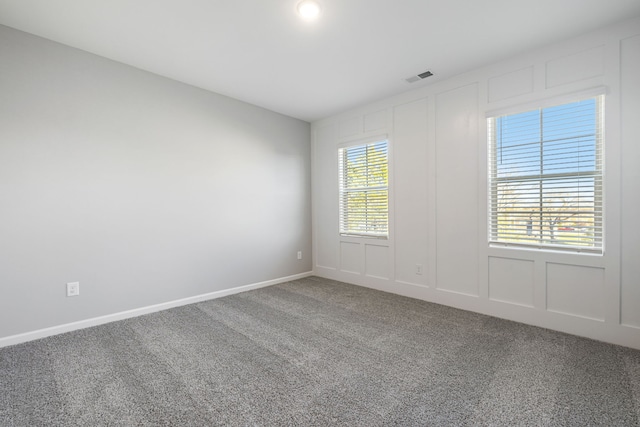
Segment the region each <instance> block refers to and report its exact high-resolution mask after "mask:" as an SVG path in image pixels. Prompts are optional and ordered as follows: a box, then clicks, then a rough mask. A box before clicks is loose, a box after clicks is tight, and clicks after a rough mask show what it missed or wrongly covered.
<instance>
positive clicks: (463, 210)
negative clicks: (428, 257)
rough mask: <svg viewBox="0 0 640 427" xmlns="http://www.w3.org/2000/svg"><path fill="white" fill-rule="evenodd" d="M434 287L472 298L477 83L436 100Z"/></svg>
mask: <svg viewBox="0 0 640 427" xmlns="http://www.w3.org/2000/svg"><path fill="white" fill-rule="evenodd" d="M435 126H436V142H435V143H436V200H435V203H436V222H437V227H436V245H437V255H436V258H437V261H436V277H437V278H436V287H437V288H438V289H440V290H446V291H452V292H457V293H462V294H467V295H473V296H477V295H478V209H479V200H478V142H479V141H478V84H476V83H474V84H470V85H467V86H463V87H460V88H458V89H453V90H450V91H447V92H442V93H439V94H438V95H437V96H436V119H435Z"/></svg>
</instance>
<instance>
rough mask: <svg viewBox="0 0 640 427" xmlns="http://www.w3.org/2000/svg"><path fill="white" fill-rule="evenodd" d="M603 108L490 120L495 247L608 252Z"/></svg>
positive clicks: (587, 103) (577, 106) (578, 105)
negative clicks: (605, 236) (605, 233)
mask: <svg viewBox="0 0 640 427" xmlns="http://www.w3.org/2000/svg"><path fill="white" fill-rule="evenodd" d="M603 103H604V96H597V97H593V98H589V99H585V100H582V101H578V102H572V103H569V104H563V105H557V106H553V107H549V108H542V109H538V110H533V111H527V112H524V113H519V114H511V115H505V116H500V117H491V118H489V119H488V120H487V122H488V139H489V187H490V188H489V241H490V243H494V244H505V245H524V246H535V247H539V248H553V249H569V250H573V251H588V252H597V253H602V248H603V235H604V230H603V145H604V144H603V131H602V128H603Z"/></svg>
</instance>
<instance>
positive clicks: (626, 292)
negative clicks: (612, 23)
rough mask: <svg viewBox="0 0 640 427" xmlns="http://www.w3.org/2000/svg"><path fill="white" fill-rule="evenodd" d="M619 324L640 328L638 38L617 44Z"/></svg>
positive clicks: (639, 59) (639, 49) (639, 48)
mask: <svg viewBox="0 0 640 427" xmlns="http://www.w3.org/2000/svg"><path fill="white" fill-rule="evenodd" d="M620 54H621V86H622V88H623V90H622V93H621V98H622V102H621V104H622V105H621V115H622V117H621V120H622V159H621V161H622V230H623V232H622V272H621V274H622V289H621V303H622V307H621V321H622V323H623V324H624V325H629V326H633V327H640V188H639V187H640V35H638V36H635V37H630V38H627V39H624V40H622V42H621V52H620Z"/></svg>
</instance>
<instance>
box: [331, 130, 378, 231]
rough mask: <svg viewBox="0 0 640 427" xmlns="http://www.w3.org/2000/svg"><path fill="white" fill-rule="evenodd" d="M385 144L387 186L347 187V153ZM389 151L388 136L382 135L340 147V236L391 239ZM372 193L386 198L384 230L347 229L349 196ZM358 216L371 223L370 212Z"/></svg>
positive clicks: (366, 211) (367, 226)
mask: <svg viewBox="0 0 640 427" xmlns="http://www.w3.org/2000/svg"><path fill="white" fill-rule="evenodd" d="M381 143H384V144H386V145H385V146H386V156H385V161H386V167H387V183H386V185H379V183H378V185H364V186H359V187H351V188H349V187H347V186H346V182H347V176H346V174H345V170H344V169H345V159H346V155H347V152H348V151H349V150H358V149H363V148H365V147H368V146H374V145H377V144H381ZM389 150H390V143H389V139H388V137H387V136H386V135H381V136H378V137H373V138H367V139H360V140H356V141H350V142H347V143H343V144H339V145H338V198H339V200H338V205H339V218H338V224H339V225H338V227H339V230H338V231H339V234H340V235H341V236H348V237H365V238H377V239H385V240H386V239H388V238H389ZM370 192H378V193H380V192H382V193H383V194H384V195H385V197H386V212H385V215H386V218H385V224H384V229H383V230H382V231H381V232H377V231H376V230H375V229H372V228H371V229H370V226H369V225H368V224H367V225H365V229H364V230H362V229H361V230H355V229H353V228H351V229H349V228H347V218H348V216H349V212H348V211H347V210H346V203H345V201H346V197H347V196H348V194H353V193H361V194H362V193H364V194H368V193H370ZM357 214H360V215H365V219H364V220H365V223H367V222H368V221H369V218H368V210H367V209H365V212H358V213H357Z"/></svg>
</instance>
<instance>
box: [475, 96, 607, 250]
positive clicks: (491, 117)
mask: <svg viewBox="0 0 640 427" xmlns="http://www.w3.org/2000/svg"><path fill="white" fill-rule="evenodd" d="M605 93H606V90H605V89H604V88H597V89H594V90H591V91H585V92H582V93H579V94H573V95H569V96H564V97H558V98H554V99H547V100H545V101H543V102H540V103H537V104H527V105H525V106H520V107H519V108H512V109H504V110H501V111H493V112H488V113H487V142H488V241H489V245H490V246H494V247H521V248H530V249H543V250H560V251H567V252H576V253H593V254H599V255H602V254H603V253H604V247H605V230H604V223H605V221H604V211H605V203H604V194H605V189H604V186H605V182H604V181H605V180H604V151H605V136H604V102H605ZM593 98H596V113H595V114H596V117H595V120H596V127H597V129H596V135H595V138H596V167H595V170H594V171H593V172H589V173H579V172H577V173H575V174H568V175H567V177H568V178H572V177H575V178H577V177H579V176H581V177H591V178H593V179H594V191H595V194H594V216H595V222H594V231H593V245H590V246H578V245H575V246H574V245H570V244H552V243H548V242H545V241H544V238H543V235H542V232H540V238H539V240H538V241H537V242H536V241H533V239H532V240H531V241H526V242H514V241H509V239H501V238H500V237H499V235H500V232H499V230H498V228H499V225H498V217H497V215H498V214H499V207H498V200H497V197H498V188H497V185H498V184H499V183H500V182H501V180H502V181H505V180H506V181H508V180H511V181H512V182H514V183H518V182H519V181H518V177H515V178H506V179H505V178H499V177H498V176H497V166H496V164H497V161H498V160H497V157H496V156H497V149H496V140H495V135H496V132H495V129H494V125H495V123H496V120H497V119H498V118H500V117H504V116H510V115H516V114H520V113H524V112H531V111H534V110H540V111H542V110H545V109H547V108H551V107H556V106H562V105H565V104H570V103H573V102H577V101H584V100H588V99H593ZM541 162H542V160H541ZM554 178H562V177H561V176H560V174H558V175H557V176H554V175H553V174H544V173H542V174H540V175H539V178H538V179H539V182H540V185H541V186H542V183H545V182H546V183H547V184H548V183H550V182H552V181H551V180H552V179H554ZM540 199H541V202H540V211H541V212H542V211H543V208H542V206H543V201H542V196H540ZM541 216H542V214H541ZM527 226H528V225H527ZM524 230H525V233H526V232H527V231H526V228H525V229H524Z"/></svg>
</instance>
